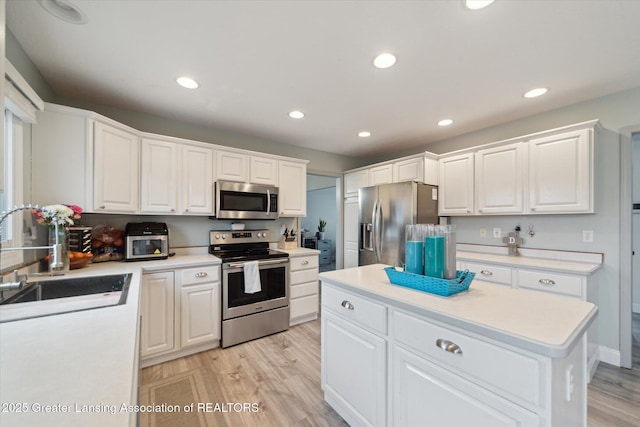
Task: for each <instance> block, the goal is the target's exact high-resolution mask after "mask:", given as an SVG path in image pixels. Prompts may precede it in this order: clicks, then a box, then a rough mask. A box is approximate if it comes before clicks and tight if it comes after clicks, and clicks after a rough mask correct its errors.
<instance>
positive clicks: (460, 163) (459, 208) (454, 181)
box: [438, 153, 474, 215]
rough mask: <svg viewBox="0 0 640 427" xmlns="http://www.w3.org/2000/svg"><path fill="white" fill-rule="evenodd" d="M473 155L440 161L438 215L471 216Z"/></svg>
mask: <svg viewBox="0 0 640 427" xmlns="http://www.w3.org/2000/svg"><path fill="white" fill-rule="evenodd" d="M473 173H474V164H473V153H467V154H461V155H457V156H451V157H446V158H442V159H440V187H439V190H440V191H439V193H440V197H439V198H438V207H439V209H438V213H439V215H470V214H473V211H474V205H473V193H474V186H473V182H474V179H473Z"/></svg>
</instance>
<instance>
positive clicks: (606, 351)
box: [598, 346, 620, 367]
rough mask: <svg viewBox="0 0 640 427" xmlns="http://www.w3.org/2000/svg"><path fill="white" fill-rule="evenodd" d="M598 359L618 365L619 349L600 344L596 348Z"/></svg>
mask: <svg viewBox="0 0 640 427" xmlns="http://www.w3.org/2000/svg"><path fill="white" fill-rule="evenodd" d="M598 353H599V354H600V361H601V362H604V363H607V364H609V365H613V366H617V367H620V351H619V350H614V349H612V348H609V347H603V346H600V347H599V348H598Z"/></svg>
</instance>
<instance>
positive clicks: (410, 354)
mask: <svg viewBox="0 0 640 427" xmlns="http://www.w3.org/2000/svg"><path fill="white" fill-rule="evenodd" d="M383 301H384V302H383ZM321 318H322V345H321V356H322V363H321V367H322V389H323V391H324V398H325V400H326V402H327V403H329V405H331V407H333V408H334V409H335V410H336V412H338V414H340V416H342V417H343V418H344V419H345V420H346V421H347V423H349V424H350V425H351V426H393V427H401V426H406V427H414V426H437V427H462V426H464V427H466V426H473V427H502V426H504V427H506V426H513V427H515V426H519V427H534V426H535V427H543V426H546V427H554V426H556V427H568V426H572V427H584V426H586V379H585V369H584V366H585V359H584V357H585V355H584V349H585V340H584V339H582V340H580V342H579V343H578V344H577V345H576V346H575V347H574V348H573V349H572V350H571V352H570V353H569V354H568V355H567V356H565V357H563V358H550V357H547V356H542V355H539V354H536V353H531V352H529V351H527V350H524V349H521V348H519V347H515V346H512V345H509V344H506V343H503V342H497V341H493V340H491V339H490V338H488V337H486V336H482V335H478V334H475V333H472V332H470V331H467V330H463V329H459V328H456V327H454V326H451V325H449V324H448V323H443V322H439V321H437V320H434V319H431V318H427V317H424V316H422V315H420V314H417V313H414V312H411V311H406V310H405V309H404V308H400V307H397V306H396V305H395V304H394V303H393V302H390V301H389V300H386V299H384V300H378V299H375V298H370V297H369V296H368V295H367V296H365V295H364V294H363V293H360V292H358V291H357V290H354V292H351V291H350V290H349V291H347V290H344V289H343V288H341V287H340V286H335V285H332V284H328V283H323V285H322V316H321Z"/></svg>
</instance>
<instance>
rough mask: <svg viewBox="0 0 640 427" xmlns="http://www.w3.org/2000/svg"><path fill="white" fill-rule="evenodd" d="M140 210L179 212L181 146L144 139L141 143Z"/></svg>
mask: <svg viewBox="0 0 640 427" xmlns="http://www.w3.org/2000/svg"><path fill="white" fill-rule="evenodd" d="M140 148H141V162H140V172H141V176H140V211H141V212H142V213H175V212H176V211H177V210H178V168H179V165H180V162H179V161H180V159H179V158H178V153H179V148H180V147H179V146H178V145H177V144H175V143H173V142H167V141H161V140H155V139H146V138H145V139H143V140H142V141H141V143H140Z"/></svg>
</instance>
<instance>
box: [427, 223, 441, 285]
mask: <svg viewBox="0 0 640 427" xmlns="http://www.w3.org/2000/svg"><path fill="white" fill-rule="evenodd" d="M444 255H445V251H444V235H443V233H442V228H441V227H440V226H436V225H433V224H428V225H427V233H426V235H425V238H424V275H425V276H429V277H435V278H437V279H442V278H444Z"/></svg>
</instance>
